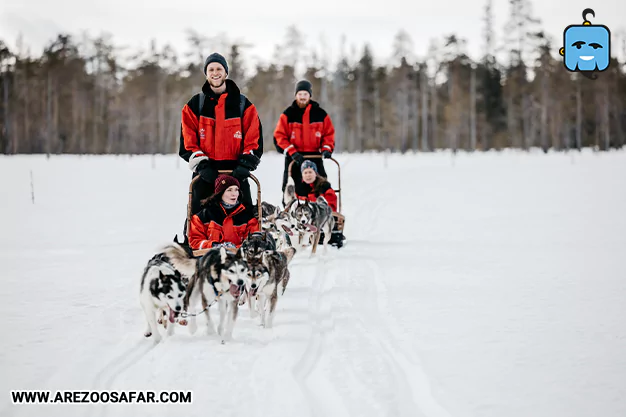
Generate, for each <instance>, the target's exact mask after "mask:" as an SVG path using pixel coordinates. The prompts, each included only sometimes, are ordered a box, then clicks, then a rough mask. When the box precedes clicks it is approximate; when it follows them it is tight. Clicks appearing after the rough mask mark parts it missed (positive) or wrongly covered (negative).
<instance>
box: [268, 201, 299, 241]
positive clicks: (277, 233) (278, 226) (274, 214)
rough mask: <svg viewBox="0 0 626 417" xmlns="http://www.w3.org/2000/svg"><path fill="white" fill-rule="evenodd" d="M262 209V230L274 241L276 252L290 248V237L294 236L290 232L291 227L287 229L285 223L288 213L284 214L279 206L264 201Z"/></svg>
mask: <svg viewBox="0 0 626 417" xmlns="http://www.w3.org/2000/svg"><path fill="white" fill-rule="evenodd" d="M262 207H263V213H262V214H263V219H262V222H261V229H262V230H263V231H264V232H265V233H268V234H269V235H270V236H271V237H272V239H274V242H275V243H276V248H275V249H276V250H283V249H286V248H288V247H290V246H291V239H290V238H289V235H291V236H293V232H291V231H290V229H289V227H286V226H287V224H288V223H286V222H285V219H286V217H285V214H286V213H284V212H282V211H281V210H280V208H279V207H278V206H274V205H272V204H270V203H267V202H265V201H263V203H262ZM294 224H295V223H294Z"/></svg>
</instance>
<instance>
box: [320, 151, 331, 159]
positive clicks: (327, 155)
mask: <svg viewBox="0 0 626 417" xmlns="http://www.w3.org/2000/svg"><path fill="white" fill-rule="evenodd" d="M322 156H323V157H324V158H325V159H328V158H330V157H331V156H332V155H331V154H330V152H329V151H324V152H322Z"/></svg>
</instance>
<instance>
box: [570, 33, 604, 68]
mask: <svg viewBox="0 0 626 417" xmlns="http://www.w3.org/2000/svg"><path fill="white" fill-rule="evenodd" d="M564 38H565V44H564V45H563V46H564V50H565V67H566V68H567V69H568V70H570V71H604V70H605V69H607V67H608V66H609V56H610V48H611V44H610V33H609V30H608V28H606V26H602V25H588V26H584V25H573V26H569V27H568V28H567V29H565V33H564Z"/></svg>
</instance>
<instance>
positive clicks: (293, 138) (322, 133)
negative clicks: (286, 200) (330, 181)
mask: <svg viewBox="0 0 626 417" xmlns="http://www.w3.org/2000/svg"><path fill="white" fill-rule="evenodd" d="M274 146H275V147H276V150H277V151H278V152H280V153H283V154H285V171H284V173H283V191H285V186H286V184H287V177H288V168H289V164H290V163H291V155H293V154H294V152H298V153H300V154H301V155H302V156H303V157H304V159H307V158H306V157H307V155H320V154H321V153H322V152H323V151H329V152H330V153H332V152H333V151H334V150H335V127H334V126H333V122H332V121H331V119H330V116H329V115H328V114H327V113H326V111H325V110H324V109H322V108H321V107H320V105H319V104H318V103H317V102H316V101H313V100H310V102H309V104H308V105H307V106H306V108H304V109H301V108H300V107H298V104H297V102H296V101H295V100H294V101H293V102H292V103H291V106H289V107H287V108H286V109H285V111H283V113H282V114H281V115H280V118H279V119H278V123H277V124H276V129H274ZM311 160H312V161H313V162H315V164H316V165H317V171H318V172H319V174H320V175H321V176H323V177H326V176H327V175H326V170H325V169H324V163H323V162H322V159H317V158H316V159H311ZM291 174H292V177H293V179H294V182H295V184H298V183H299V182H300V181H301V180H302V179H301V178H302V177H301V175H300V169H299V167H298V166H297V165H296V164H294V167H293V170H292V173H291Z"/></svg>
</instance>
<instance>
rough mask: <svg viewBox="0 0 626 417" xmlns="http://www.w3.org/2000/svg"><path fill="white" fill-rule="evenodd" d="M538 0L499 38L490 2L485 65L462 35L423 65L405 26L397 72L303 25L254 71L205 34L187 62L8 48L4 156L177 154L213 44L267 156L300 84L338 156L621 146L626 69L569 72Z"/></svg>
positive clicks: (145, 54) (54, 45)
mask: <svg viewBox="0 0 626 417" xmlns="http://www.w3.org/2000/svg"><path fill="white" fill-rule="evenodd" d="M528 1H529V0H509V4H510V16H509V18H508V22H507V24H506V27H505V36H503V37H502V39H501V40H497V39H496V36H495V30H494V27H493V26H494V24H493V17H492V12H491V2H492V0H488V1H487V5H486V7H485V20H484V45H483V49H484V53H483V58H482V59H481V60H479V61H474V60H472V59H470V57H469V56H468V54H467V53H466V42H465V41H464V40H463V39H460V38H458V37H457V36H455V35H448V36H445V37H443V38H442V39H440V40H436V41H434V42H432V44H431V46H430V48H429V52H428V54H427V56H426V57H424V58H423V59H416V58H414V57H413V52H412V49H413V46H412V41H411V39H410V37H409V36H408V35H407V33H406V32H404V31H400V32H399V33H398V34H397V35H396V38H395V40H394V44H393V45H392V48H391V50H392V53H391V55H392V56H391V59H390V60H388V63H387V64H386V65H384V66H381V65H376V64H375V63H374V61H375V59H374V57H373V55H372V52H371V50H370V48H369V47H368V46H367V45H365V46H364V47H363V48H362V50H361V51H354V50H352V51H351V53H349V54H346V53H345V52H341V53H340V54H339V57H338V59H337V64H336V65H334V66H333V67H332V68H331V67H330V66H329V65H328V62H329V61H330V57H328V56H326V55H325V53H324V51H325V50H326V48H325V47H324V45H321V48H320V50H321V51H322V52H321V53H320V52H317V51H315V50H311V49H309V48H308V47H307V45H306V44H305V42H304V36H303V34H302V33H300V32H299V31H298V30H297V28H295V27H293V26H292V27H289V28H288V29H287V32H286V37H285V41H284V42H283V44H281V45H277V46H276V53H275V56H274V57H273V59H272V60H271V61H272V63H271V64H270V65H265V64H258V65H257V66H256V68H255V69H254V70H253V71H251V72H252V74H249V75H245V74H244V72H243V69H244V68H245V65H246V62H245V61H246V60H245V58H244V56H245V49H246V48H247V47H248V46H249V45H245V44H241V43H238V42H227V41H224V39H223V38H219V39H218V38H209V37H207V36H204V35H201V34H199V33H197V32H194V31H189V32H188V41H189V46H190V50H191V52H190V53H188V54H187V56H186V58H188V61H189V62H190V63H185V64H183V63H181V59H180V57H179V56H178V54H177V52H176V51H175V50H173V48H171V47H170V46H164V47H162V48H159V47H157V45H156V43H155V42H153V43H152V46H151V48H150V49H149V50H147V51H139V52H136V53H134V54H133V55H132V56H124V55H123V51H121V50H120V49H119V48H117V47H116V46H115V45H114V44H113V43H112V42H111V40H110V37H107V36H100V37H97V38H88V37H85V38H83V39H80V40H77V39H76V38H75V37H73V36H72V35H69V34H59V35H58V36H57V37H56V39H54V40H53V41H51V42H50V43H49V45H48V46H47V47H46V48H45V50H44V51H43V53H42V54H41V56H31V55H30V54H29V53H24V52H23V51H22V49H23V47H21V46H20V45H19V44H18V48H17V49H18V50H17V51H12V50H10V49H9V48H8V47H7V46H6V43H5V42H3V41H2V40H0V149H1V150H2V152H3V153H5V154H18V153H73V154H82V153H96V154H102V153H123V154H126V153H131V154H139V153H175V152H177V149H178V138H179V135H180V117H181V110H182V107H183V106H184V104H185V103H186V102H187V100H189V98H190V97H191V96H192V95H193V94H195V93H196V92H198V91H199V89H200V87H201V85H202V83H203V74H202V63H203V61H204V58H205V56H206V55H208V54H209V53H210V52H213V51H214V50H216V45H219V49H217V50H219V51H220V52H221V53H222V54H223V55H225V56H226V58H227V60H228V62H229V67H230V74H229V77H230V78H231V79H233V80H234V81H235V82H237V84H238V85H239V86H240V87H241V88H242V92H243V93H244V94H246V95H247V96H248V97H249V98H250V100H251V101H252V102H253V103H254V104H255V105H256V107H257V109H258V111H259V115H260V118H261V122H262V124H263V133H264V147H265V149H266V150H270V149H274V147H273V137H272V136H273V135H272V133H273V130H274V127H275V126H276V122H277V121H278V117H279V115H280V113H281V112H282V111H283V110H284V108H285V107H286V106H288V105H289V104H290V103H291V101H292V100H293V98H294V86H295V83H296V81H297V80H298V79H300V78H306V79H308V80H309V81H311V82H312V84H313V91H314V97H313V98H314V99H315V100H317V101H318V102H320V104H321V106H322V107H323V108H325V109H326V110H327V111H328V112H329V114H330V116H331V118H332V120H333V122H334V124H335V128H336V144H337V145H336V148H337V151H346V152H360V151H367V150H392V151H401V152H404V151H407V150H418V151H433V150H436V149H453V150H459V149H464V150H489V149H502V148H520V149H530V148H532V147H540V148H542V149H544V150H545V151H547V150H548V149H555V150H566V149H580V148H583V147H593V148H595V149H598V150H607V149H610V148H621V147H622V146H624V144H625V143H626V65H625V64H626V63H625V62H620V61H619V60H618V59H617V58H615V57H613V58H612V61H611V65H610V67H609V70H607V71H605V72H602V73H599V75H598V78H597V79H595V80H592V79H588V78H587V77H583V76H581V74H579V73H570V72H569V71H567V70H566V69H565V67H564V66H563V63H562V59H561V57H559V56H558V49H559V47H560V46H561V45H560V43H558V42H557V43H554V42H552V41H551V40H550V39H549V37H547V36H546V35H545V33H544V32H543V31H541V30H540V23H539V21H538V20H537V19H534V18H533V17H532V16H531V15H530V12H529V10H530V8H529V3H528ZM344 42H345V41H344ZM618 46H619V45H618ZM342 49H345V48H342ZM617 49H618V48H616V47H615V45H614V46H613V51H614V52H615V51H616V50H617ZM496 56H499V57H504V58H499V59H498V58H496ZM503 62H506V64H504V63H503ZM298 68H304V73H303V74H302V73H298V70H297V69H298Z"/></svg>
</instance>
